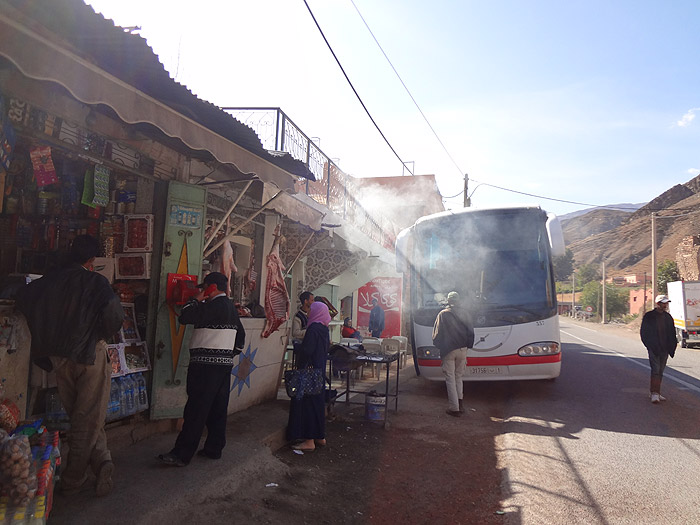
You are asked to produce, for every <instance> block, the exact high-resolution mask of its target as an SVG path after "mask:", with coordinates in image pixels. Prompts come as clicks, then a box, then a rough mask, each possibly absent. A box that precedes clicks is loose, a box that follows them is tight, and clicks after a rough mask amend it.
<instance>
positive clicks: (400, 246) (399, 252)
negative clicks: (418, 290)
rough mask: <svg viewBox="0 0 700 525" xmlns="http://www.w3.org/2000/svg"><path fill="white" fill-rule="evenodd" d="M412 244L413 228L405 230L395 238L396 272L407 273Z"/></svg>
mask: <svg viewBox="0 0 700 525" xmlns="http://www.w3.org/2000/svg"><path fill="white" fill-rule="evenodd" d="M412 244H413V228H406V229H405V230H401V232H400V233H399V234H398V235H397V236H396V245H395V246H396V271H397V272H399V273H408V261H409V258H410V253H411V247H412Z"/></svg>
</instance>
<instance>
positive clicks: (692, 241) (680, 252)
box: [676, 235, 700, 281]
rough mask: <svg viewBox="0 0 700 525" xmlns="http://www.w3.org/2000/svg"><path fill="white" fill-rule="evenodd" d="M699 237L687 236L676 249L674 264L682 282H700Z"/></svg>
mask: <svg viewBox="0 0 700 525" xmlns="http://www.w3.org/2000/svg"><path fill="white" fill-rule="evenodd" d="M699 254H700V236H699V235H689V236H688V237H684V238H683V240H682V241H681V242H680V243H679V244H678V248H676V264H677V265H678V272H679V273H680V276H681V279H682V280H683V281H698V280H700V264H699V261H698V255H699Z"/></svg>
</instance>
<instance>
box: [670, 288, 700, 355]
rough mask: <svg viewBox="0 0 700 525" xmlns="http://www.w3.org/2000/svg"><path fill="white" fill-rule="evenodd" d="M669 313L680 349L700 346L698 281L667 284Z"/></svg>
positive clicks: (699, 292)
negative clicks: (669, 301) (693, 345)
mask: <svg viewBox="0 0 700 525" xmlns="http://www.w3.org/2000/svg"><path fill="white" fill-rule="evenodd" d="M668 298H669V299H670V300H671V303H670V304H669V309H668V311H669V313H670V314H671V317H673V324H674V325H675V326H676V339H677V340H678V342H679V343H680V344H681V347H683V348H686V347H687V346H688V345H690V344H698V345H700V281H674V282H670V283H668Z"/></svg>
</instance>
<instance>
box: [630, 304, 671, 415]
mask: <svg viewBox="0 0 700 525" xmlns="http://www.w3.org/2000/svg"><path fill="white" fill-rule="evenodd" d="M654 302H655V303H656V308H654V309H653V310H651V311H650V312H647V313H645V314H644V317H643V318H642V327H641V329H640V330H639V334H640V335H641V337H642V343H644V346H646V347H647V351H648V352H649V366H650V367H651V382H650V385H649V392H650V393H649V395H650V397H651V402H652V403H659V402H660V401H666V398H665V397H664V396H662V395H661V380H662V379H663V375H664V369H665V368H666V361H668V356H669V355H670V356H671V357H673V356H674V355H675V353H676V345H677V344H678V342H677V341H676V328H675V326H674V325H673V317H671V314H669V313H668V303H670V302H671V300H670V299H669V298H668V297H667V296H665V295H657V296H656V299H655V300H654Z"/></svg>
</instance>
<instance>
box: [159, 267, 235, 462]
mask: <svg viewBox="0 0 700 525" xmlns="http://www.w3.org/2000/svg"><path fill="white" fill-rule="evenodd" d="M227 285H228V279H227V278H226V276H225V275H224V274H222V273H219V272H212V273H210V274H208V275H207V276H206V277H205V278H204V282H203V284H200V285H199V287H200V288H204V290H202V291H201V292H200V293H199V294H198V295H197V296H196V297H195V298H194V299H192V300H191V301H190V302H188V303H187V304H186V305H185V306H184V307H183V308H182V313H181V314H180V318H179V320H180V323H181V324H192V325H194V332H193V334H192V339H191V340H190V365H189V368H188V369H187V404H186V405H185V412H184V415H183V418H184V423H183V425H182V431H181V432H180V434H179V435H178V436H177V440H176V441H175V446H174V447H173V449H172V450H171V451H170V452H169V453H167V454H161V455H159V456H158V459H160V460H161V461H163V462H164V463H167V464H168V465H175V466H178V467H184V466H185V465H187V464H188V463H189V462H190V460H191V459H192V457H193V456H194V454H195V452H196V451H197V447H198V446H199V441H200V439H201V437H202V432H203V431H204V427H205V426H206V427H207V439H206V441H205V442H204V447H203V448H202V449H201V450H200V451H199V452H197V455H199V456H203V457H206V458H209V459H219V458H221V451H222V449H223V448H224V446H225V445H226V415H227V412H228V399H229V394H230V385H231V369H232V367H233V359H234V357H235V356H236V355H238V354H240V353H241V351H242V350H243V346H244V344H245V330H244V329H243V325H242V324H241V320H240V319H239V317H238V312H237V311H236V307H235V306H234V304H233V302H232V301H231V300H230V299H229V298H228V297H227V296H226V288H227Z"/></svg>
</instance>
